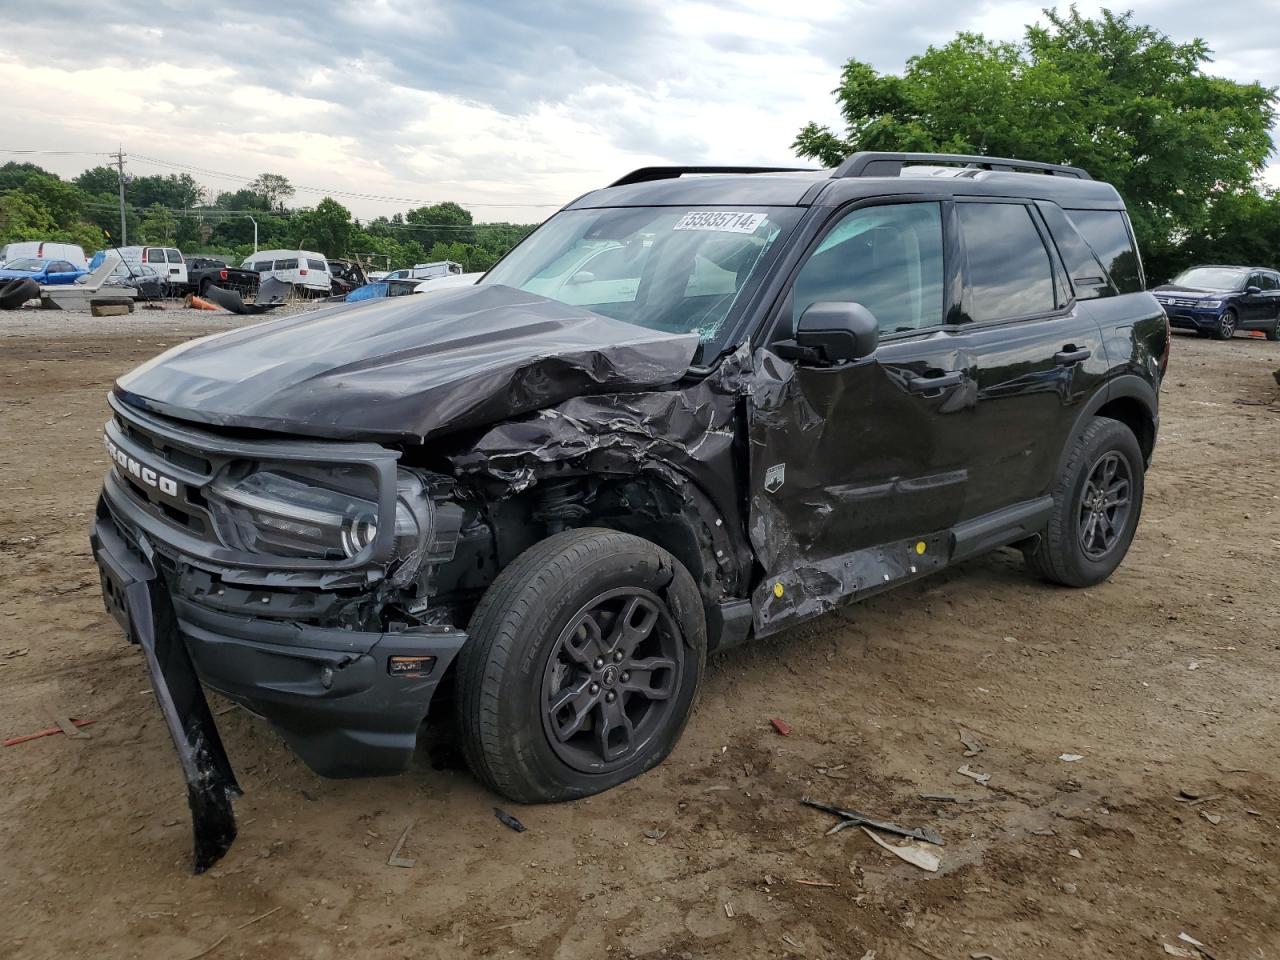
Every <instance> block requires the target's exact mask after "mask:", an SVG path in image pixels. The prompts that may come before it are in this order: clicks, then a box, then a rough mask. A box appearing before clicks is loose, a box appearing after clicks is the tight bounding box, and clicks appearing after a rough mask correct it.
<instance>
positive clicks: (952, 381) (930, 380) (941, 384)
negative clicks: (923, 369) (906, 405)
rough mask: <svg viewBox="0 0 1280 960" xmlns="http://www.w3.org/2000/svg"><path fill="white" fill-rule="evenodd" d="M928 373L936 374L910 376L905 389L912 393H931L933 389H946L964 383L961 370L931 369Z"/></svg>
mask: <svg viewBox="0 0 1280 960" xmlns="http://www.w3.org/2000/svg"><path fill="white" fill-rule="evenodd" d="M930 373H936V374H937V376H932V377H929V376H925V377H910V378H909V379H908V380H907V389H908V390H910V391H911V392H912V393H932V392H933V391H934V390H946V389H947V388H949V387H958V386H960V384H962V383H964V371H963V370H952V371H950V372H946V371H942V370H936V371H933V370H931V371H930Z"/></svg>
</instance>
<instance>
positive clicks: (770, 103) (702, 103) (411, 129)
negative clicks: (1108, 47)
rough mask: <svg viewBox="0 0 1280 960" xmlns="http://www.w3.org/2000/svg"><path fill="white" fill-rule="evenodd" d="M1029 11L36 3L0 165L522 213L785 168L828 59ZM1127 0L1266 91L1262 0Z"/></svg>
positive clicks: (1267, 2)
mask: <svg viewBox="0 0 1280 960" xmlns="http://www.w3.org/2000/svg"><path fill="white" fill-rule="evenodd" d="M12 2H14V0H0V10H3V8H4V7H5V6H7V5H8V4H9V3H12ZM1043 5H1044V4H1042V3H1034V2H1032V3H1026V2H1019V0H969V2H965V3H956V2H954V0H914V2H912V3H902V2H900V3H896V4H886V3H883V2H878V0H807V2H805V3H797V4H794V5H792V4H782V3H778V2H776V0H724V2H719V3H705V2H699V0H632V2H625V3H624V2H614V0H597V2H589V0H586V2H576V3H574V2H559V0H543V2H542V3H539V4H529V3H521V2H518V0H488V2H487V3H485V4H483V5H479V4H475V3H465V2H456V0H425V2H424V0H417V2H401V0H367V2H362V3H358V4H357V3H352V2H349V0H313V2H311V3H309V4H307V5H306V6H305V8H303V9H304V10H305V12H293V11H290V12H287V13H278V12H274V11H276V10H278V9H279V7H280V6H281V5H276V4H264V3H261V2H255V3H246V2H244V0H221V2H219V3H218V4H217V5H214V6H209V5H203V4H202V5H200V6H199V7H195V5H190V7H191V8H192V9H194V10H198V12H187V11H186V10H184V9H183V7H184V5H182V4H175V3H166V2H163V0H151V2H148V3H145V4H144V3H134V2H132V0H115V2H113V3H112V4H111V5H110V9H111V11H112V15H111V16H107V15H106V9H107V8H105V7H104V8H102V9H101V11H96V10H95V12H92V13H91V12H89V11H90V9H91V7H92V5H90V4H88V3H86V2H85V0H79V2H67V0H42V2H41V3H39V4H31V5H27V6H25V7H24V8H23V10H22V16H21V17H5V18H4V19H5V26H4V29H3V30H2V31H0V90H2V91H3V94H2V96H3V104H4V106H3V109H2V110H0V119H2V120H3V123H0V131H2V133H0V161H3V160H6V159H17V160H31V161H33V162H36V163H39V164H41V165H42V166H44V167H46V168H47V169H50V170H53V171H55V172H57V173H59V174H62V175H63V176H70V175H74V174H76V173H78V172H80V171H81V170H82V169H84V168H85V167H87V166H92V165H95V164H97V163H102V162H107V158H106V157H105V156H103V154H105V153H107V152H114V151H115V150H116V149H117V148H122V149H123V150H124V152H125V154H126V155H127V170H128V172H130V173H132V174H135V175H147V174H155V173H174V172H181V171H183V170H185V171H188V172H190V173H192V174H193V175H194V176H195V177H196V179H197V180H199V181H200V182H201V183H202V184H204V185H205V186H207V187H209V188H210V189H211V190H212V191H214V192H217V191H220V190H234V189H237V188H238V187H239V186H243V185H244V183H246V182H247V181H248V180H250V179H252V178H253V177H254V176H256V175H257V174H258V173H261V172H263V171H269V172H275V173H282V174H284V175H285V176H287V177H289V179H290V180H292V181H293V183H294V184H295V185H298V186H299V192H298V194H297V196H296V197H295V199H294V202H295V203H296V204H298V205H310V204H312V203H314V202H316V201H318V200H319V199H320V198H321V197H323V196H324V195H325V194H326V193H332V194H333V195H334V196H335V198H336V199H338V200H339V201H340V202H342V203H343V204H344V205H346V206H347V207H349V208H350V209H351V210H352V211H353V212H354V213H355V214H356V215H357V216H359V217H362V218H368V217H373V216H377V215H380V214H381V215H389V214H392V213H395V212H397V211H401V210H404V209H405V208H407V207H409V206H419V205H421V204H423V203H433V202H438V201H441V200H455V201H457V202H459V203H462V204H463V205H464V206H467V207H470V208H471V209H472V210H473V212H474V213H475V216H476V219H477V220H513V221H517V222H534V221H539V220H541V219H543V218H545V217H546V216H548V215H549V214H551V213H552V212H554V210H555V209H556V208H557V207H559V206H561V205H562V204H564V203H565V202H567V201H569V200H571V199H573V198H574V197H576V196H578V195H579V194H581V193H583V192H585V191H587V190H590V189H593V188H595V187H599V186H603V185H605V184H607V183H609V182H610V181H612V180H614V179H617V177H619V176H621V175H622V174H623V173H625V172H626V171H628V170H631V169H634V168H635V167H639V166H645V165H648V164H668V163H693V164H696V163H713V164H714V163H720V164H780V165H786V164H794V163H796V162H797V160H796V157H795V155H794V153H793V152H792V150H791V148H790V145H791V142H792V140H793V139H794V138H795V135H796V132H797V131H798V130H799V129H800V127H802V126H803V125H804V124H805V123H807V122H808V121H810V120H814V121H818V122H819V123H826V124H829V125H831V126H833V127H834V128H836V129H840V124H839V122H838V120H839V118H838V114H837V113H836V107H835V101H834V99H833V97H832V95H831V90H832V89H833V88H834V87H835V86H836V84H837V82H838V80H839V71H840V67H841V65H842V64H843V63H844V61H845V60H847V59H848V58H850V57H855V58H857V59H860V60H865V61H868V62H870V63H871V64H872V65H873V66H874V67H876V68H877V69H878V70H881V71H882V72H900V71H901V70H902V68H903V65H904V62H905V60H906V59H907V57H909V56H911V55H912V54H915V53H919V52H922V51H923V50H924V49H925V48H926V47H927V46H928V45H929V44H942V43H945V42H947V41H948V40H949V39H951V38H952V37H953V36H954V35H955V34H956V32H957V31H960V30H971V31H977V32H981V33H983V34H985V35H986V36H987V37H989V38H991V39H996V40H1015V39H1018V38H1020V37H1021V36H1022V33H1023V29H1024V25H1025V24H1027V23H1032V22H1035V21H1037V20H1039V19H1042V15H1041V7H1042V6H1043ZM1078 6H1079V8H1080V10H1081V12H1082V13H1085V14H1093V13H1096V12H1097V10H1098V9H1099V8H1100V7H1101V4H1098V3H1094V2H1091V0H1082V2H1080V3H1079V4H1078ZM1114 6H1116V8H1117V9H1124V8H1125V5H1123V4H1117V5H1114ZM1127 6H1129V7H1131V8H1132V9H1133V10H1134V12H1135V14H1136V16H1137V19H1138V20H1139V21H1140V22H1145V23H1149V24H1151V25H1153V26H1155V27H1156V28H1157V29H1159V30H1162V31H1163V32H1165V33H1167V34H1169V35H1170V36H1171V37H1173V38H1174V39H1176V40H1189V39H1191V38H1192V37H1194V36H1199V37H1202V38H1203V39H1205V40H1206V41H1207V42H1208V43H1209V45H1210V47H1211V48H1212V49H1213V50H1214V59H1215V62H1214V63H1213V64H1211V65H1210V67H1209V69H1210V71H1211V72H1212V73H1215V74H1218V75H1221V76H1226V77H1229V78H1231V79H1234V80H1240V81H1254V80H1257V81H1261V82H1263V83H1265V84H1267V85H1269V86H1277V85H1280V56H1278V55H1277V52H1276V51H1277V49H1280V18H1278V17H1277V16H1276V14H1277V12H1280V11H1278V10H1277V6H1278V4H1277V0H1237V2H1234V3H1232V4H1229V5H1224V6H1223V7H1218V6H1216V5H1213V4H1208V3H1204V2H1203V0H1131V2H1130V3H1129V4H1128V5H1127ZM6 150H7V151H9V152H3V151H6ZM17 150H32V151H41V152H39V153H36V154H32V155H19V154H15V153H14V152H13V151H17ZM56 151H66V153H57V152H56ZM95 154H96V155H95ZM1278 159H1280V158H1277V157H1273V158H1272V162H1273V165H1272V166H1271V167H1270V168H1269V169H1268V171H1267V179H1268V180H1269V181H1270V182H1271V183H1273V184H1275V185H1277V186H1280V165H1277V163H1276V162H1277V160H1278ZM339 191H341V192H339Z"/></svg>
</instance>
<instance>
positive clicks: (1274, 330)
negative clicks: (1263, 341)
mask: <svg viewBox="0 0 1280 960" xmlns="http://www.w3.org/2000/svg"><path fill="white" fill-rule="evenodd" d="M1267 339H1268V340H1270V341H1271V342H1272V343H1275V342H1276V341H1277V340H1280V317H1277V318H1276V322H1275V323H1273V324H1272V325H1271V329H1270V330H1268V331H1267Z"/></svg>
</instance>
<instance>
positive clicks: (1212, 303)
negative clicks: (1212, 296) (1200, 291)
mask: <svg viewBox="0 0 1280 960" xmlns="http://www.w3.org/2000/svg"><path fill="white" fill-rule="evenodd" d="M1220 306H1222V301H1221V300H1201V301H1200V308H1201V309H1202V310H1217V309H1218V308H1219V307H1220Z"/></svg>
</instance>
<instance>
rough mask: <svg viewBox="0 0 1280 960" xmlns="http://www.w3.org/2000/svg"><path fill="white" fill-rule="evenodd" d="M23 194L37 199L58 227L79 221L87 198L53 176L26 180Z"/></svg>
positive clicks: (40, 176)
mask: <svg viewBox="0 0 1280 960" xmlns="http://www.w3.org/2000/svg"><path fill="white" fill-rule="evenodd" d="M22 190H23V192H24V193H28V194H31V195H32V196H35V197H39V198H40V202H41V203H43V204H44V206H45V209H47V210H48V211H49V215H50V216H52V217H53V221H54V223H56V224H57V225H58V226H59V227H69V226H71V225H72V224H74V223H78V222H79V221H80V215H81V213H82V211H83V210H84V205H85V201H86V200H88V199H89V198H88V197H87V196H86V195H85V192H84V191H83V190H81V189H80V188H79V187H77V186H76V185H75V184H73V183H67V182H66V181H65V180H61V179H59V178H58V177H56V176H54V175H53V174H51V173H49V174H37V175H35V176H32V177H28V178H27V182H26V183H25V184H24V185H23V187H22Z"/></svg>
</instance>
